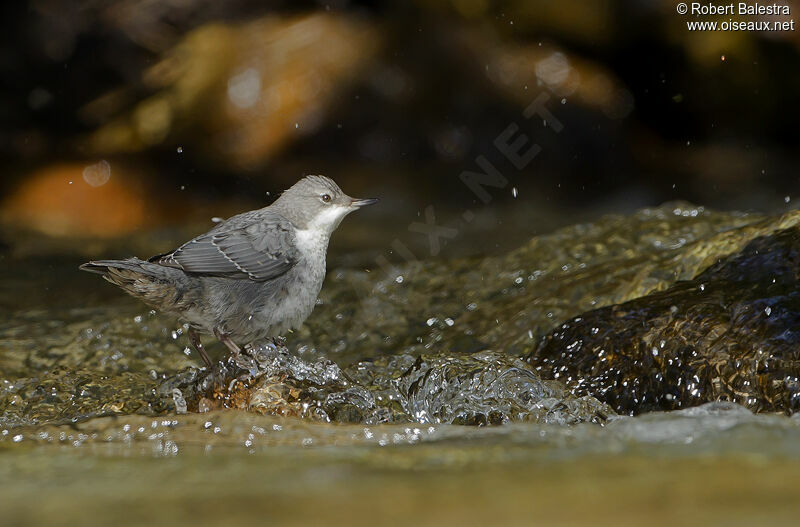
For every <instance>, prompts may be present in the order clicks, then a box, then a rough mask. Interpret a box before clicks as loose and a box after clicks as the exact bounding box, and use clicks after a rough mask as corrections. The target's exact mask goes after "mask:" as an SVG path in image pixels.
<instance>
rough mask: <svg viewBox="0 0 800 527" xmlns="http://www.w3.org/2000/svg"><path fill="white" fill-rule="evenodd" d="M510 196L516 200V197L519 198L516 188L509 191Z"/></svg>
mask: <svg viewBox="0 0 800 527" xmlns="http://www.w3.org/2000/svg"><path fill="white" fill-rule="evenodd" d="M511 195H512V196H513V197H515V198H516V197H517V196H519V191H518V190H517V187H513V188H512V189H511Z"/></svg>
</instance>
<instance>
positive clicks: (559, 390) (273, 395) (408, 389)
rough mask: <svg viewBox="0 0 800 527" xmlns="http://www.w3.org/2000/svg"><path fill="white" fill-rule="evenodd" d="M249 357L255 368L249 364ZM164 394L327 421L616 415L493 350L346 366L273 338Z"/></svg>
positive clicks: (190, 404)
mask: <svg viewBox="0 0 800 527" xmlns="http://www.w3.org/2000/svg"><path fill="white" fill-rule="evenodd" d="M247 358H249V359H251V360H252V364H251V365H249V366H248V367H246V368H242V367H241V363H242V362H245V361H246V360H247ZM158 392H159V393H160V394H161V395H162V396H163V397H165V398H169V397H172V398H173V399H179V400H182V401H186V403H185V404H186V405H187V406H186V407H187V408H188V409H189V410H190V411H200V410H201V405H202V406H203V407H202V410H203V411H207V410H210V409H215V408H235V409H240V410H248V411H251V412H256V413H261V414H267V415H282V416H292V417H302V418H307V419H311V420H315V421H323V422H328V421H336V422H349V423H365V424H376V423H384V422H416V423H446V424H465V425H491V424H502V423H508V422H521V421H533V422H541V423H560V424H569V423H576V422H583V421H590V422H603V421H605V420H606V418H607V417H608V416H610V415H613V414H614V412H613V410H611V408H610V407H608V406H606V405H604V404H602V403H600V402H598V401H597V400H596V399H594V398H593V397H575V396H573V395H572V394H570V393H569V392H568V391H567V390H565V388H564V386H563V385H562V384H561V383H560V382H554V381H543V380H542V379H540V378H539V376H538V374H537V373H535V372H534V371H533V370H532V369H531V368H530V367H529V366H528V365H527V364H525V363H524V362H523V361H521V360H519V359H514V358H510V357H507V356H505V355H503V354H500V353H491V352H485V353H479V354H475V355H473V356H470V357H417V358H416V359H415V358H414V357H411V356H408V355H404V356H397V357H392V358H389V359H386V360H381V361H377V362H363V363H359V364H356V365H353V366H351V367H350V368H348V370H347V371H342V370H341V369H340V368H339V367H338V366H337V365H336V364H334V363H333V362H331V361H329V360H326V359H318V360H316V361H314V362H309V361H306V360H303V359H301V358H299V357H297V356H295V355H293V354H291V353H290V352H289V350H288V349H287V348H286V347H284V346H275V345H273V344H268V345H263V346H260V347H257V348H255V349H253V350H250V351H249V352H248V354H247V356H245V355H244V354H243V356H242V357H241V358H240V360H239V361H237V362H236V363H234V362H232V361H228V362H227V363H224V364H223V363H220V364H218V365H217V366H216V367H215V368H214V370H213V371H210V372H201V371H198V370H195V369H190V370H186V371H184V372H181V373H179V374H177V375H175V376H173V377H170V378H168V379H167V380H166V381H165V382H163V383H162V384H161V385H160V387H159V389H158ZM176 394H177V395H178V397H176ZM176 406H179V405H178V404H177V403H176Z"/></svg>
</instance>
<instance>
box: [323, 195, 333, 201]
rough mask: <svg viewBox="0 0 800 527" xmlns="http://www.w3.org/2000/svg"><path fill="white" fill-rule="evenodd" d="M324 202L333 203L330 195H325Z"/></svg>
mask: <svg viewBox="0 0 800 527" xmlns="http://www.w3.org/2000/svg"><path fill="white" fill-rule="evenodd" d="M322 201H324V202H325V203H330V201H331V196H330V194H323V195H322Z"/></svg>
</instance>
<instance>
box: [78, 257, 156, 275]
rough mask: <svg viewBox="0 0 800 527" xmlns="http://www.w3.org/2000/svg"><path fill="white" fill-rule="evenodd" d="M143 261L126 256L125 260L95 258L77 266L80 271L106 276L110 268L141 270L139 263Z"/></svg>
mask: <svg viewBox="0 0 800 527" xmlns="http://www.w3.org/2000/svg"><path fill="white" fill-rule="evenodd" d="M142 263H144V262H143V261H142V260H139V259H138V258H128V259H127V260H95V261H91V262H86V263H85V264H83V265H81V266H80V267H78V269H80V270H81V271H87V272H89V273H95V274H99V275H102V276H104V277H105V276H107V275H108V273H109V272H110V271H111V269H127V270H129V271H138V272H141V271H142V266H141V264H142Z"/></svg>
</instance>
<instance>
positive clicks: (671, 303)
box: [528, 227, 800, 414]
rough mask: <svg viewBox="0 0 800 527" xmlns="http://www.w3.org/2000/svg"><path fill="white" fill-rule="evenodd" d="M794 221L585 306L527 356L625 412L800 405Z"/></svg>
mask: <svg viewBox="0 0 800 527" xmlns="http://www.w3.org/2000/svg"><path fill="white" fill-rule="evenodd" d="M798 279H800V229H799V228H797V227H793V228H789V229H785V230H782V231H779V232H777V233H775V234H772V235H769V236H761V237H758V238H756V239H754V240H753V241H752V242H750V243H749V244H748V245H747V246H746V247H745V248H744V249H743V250H742V251H741V252H738V253H736V254H734V255H731V256H729V257H727V258H725V259H723V260H721V261H720V262H718V263H716V264H714V265H712V266H711V267H709V268H708V269H706V270H705V271H703V272H702V273H700V274H699V275H698V276H697V277H695V278H694V279H693V280H689V281H684V282H679V283H677V284H675V285H674V286H673V287H670V288H669V289H667V290H665V291H661V292H657V293H653V294H650V295H647V296H644V297H642V298H638V299H636V300H632V301H630V302H626V303H622V304H617V305H614V306H609V307H605V308H601V309H598V310H594V311H590V312H588V313H584V314H582V315H580V316H578V317H575V318H573V319H571V320H569V321H567V322H565V323H564V324H562V325H561V326H560V327H559V328H558V329H556V330H555V331H553V332H552V333H550V334H549V335H548V336H547V337H546V338H544V339H543V340H542V342H541V345H540V346H539V348H538V349H537V350H536V351H534V352H533V353H532V354H530V355H529V356H528V360H529V362H530V363H531V364H532V365H534V366H535V367H536V370H537V371H540V372H542V373H543V374H544V375H545V376H546V377H553V378H556V379H560V380H562V381H564V382H565V383H566V384H567V386H569V387H570V388H571V389H572V391H573V392H574V393H576V394H578V395H586V394H591V395H594V396H596V397H598V398H599V399H600V400H602V401H605V402H607V403H608V404H610V405H611V406H613V407H614V408H615V409H616V410H617V411H618V412H622V413H632V414H633V413H642V412H648V411H653V410H672V409H677V408H682V407H688V406H697V405H699V404H702V403H704V402H707V401H720V400H722V401H734V402H736V403H739V404H741V405H743V406H745V407H747V408H749V409H751V410H753V411H759V412H760V411H769V412H784V413H787V414H791V413H793V412H796V411H797V410H798V409H800V383H798V378H799V377H800V290H798Z"/></svg>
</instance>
